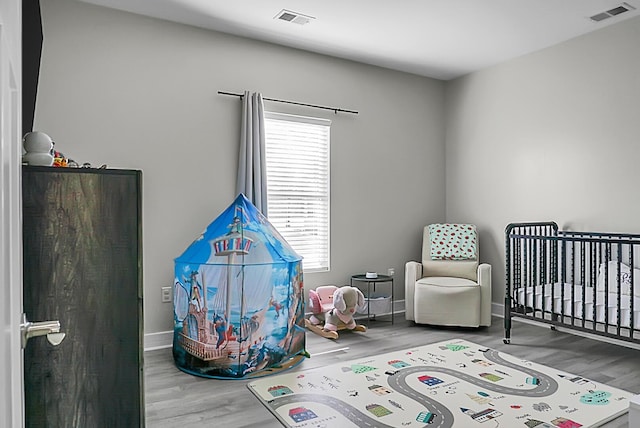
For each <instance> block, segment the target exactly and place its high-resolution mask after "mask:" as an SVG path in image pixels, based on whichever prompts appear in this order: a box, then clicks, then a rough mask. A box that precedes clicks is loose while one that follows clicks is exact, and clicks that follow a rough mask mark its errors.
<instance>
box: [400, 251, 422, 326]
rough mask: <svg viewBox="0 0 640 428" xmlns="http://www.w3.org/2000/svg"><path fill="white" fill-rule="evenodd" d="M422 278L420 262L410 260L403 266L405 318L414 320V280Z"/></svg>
mask: <svg viewBox="0 0 640 428" xmlns="http://www.w3.org/2000/svg"><path fill="white" fill-rule="evenodd" d="M420 278H422V263H418V262H415V261H410V262H407V263H406V264H405V267H404V310H405V318H406V319H407V320H412V321H415V315H414V299H415V294H416V281H417V280H419V279H420Z"/></svg>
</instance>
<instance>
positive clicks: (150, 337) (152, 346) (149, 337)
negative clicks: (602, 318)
mask: <svg viewBox="0 0 640 428" xmlns="http://www.w3.org/2000/svg"><path fill="white" fill-rule="evenodd" d="M404 303H405V302H404V300H397V301H396V302H395V303H394V304H393V309H394V314H395V315H398V314H401V313H404V311H405V308H404ZM491 314H492V315H494V316H496V317H499V318H504V304H501V303H491ZM308 315H310V314H307V316H308ZM382 315H390V314H379V316H382ZM358 318H359V319H362V317H358ZM513 321H517V322H522V323H525V324H533V325H537V326H540V327H545V326H548V325H549V324H545V323H541V322H537V321H533V320H529V319H525V318H517V317H516V318H513ZM555 328H556V330H557V331H560V332H563V333H570V334H575V335H576V336H582V337H587V338H589V339H593V340H599V341H601V342H605V343H611V344H613V345H619V346H625V347H627V348H632V349H640V344H636V343H630V342H625V341H624V340H617V339H613V338H609V337H605V336H598V335H596V334H590V333H587V332H583V331H577V330H572V329H569V328H564V327H558V326H556V327H555ZM171 346H173V330H171V331H159V332H157V333H148V334H145V335H144V350H145V352H146V351H154V350H156V349H165V348H170V347H171Z"/></svg>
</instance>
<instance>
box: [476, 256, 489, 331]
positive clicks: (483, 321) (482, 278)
mask: <svg viewBox="0 0 640 428" xmlns="http://www.w3.org/2000/svg"><path fill="white" fill-rule="evenodd" d="M478 285H479V286H480V325H484V326H490V325H491V265H490V264H487V263H482V264H480V265H479V266H478Z"/></svg>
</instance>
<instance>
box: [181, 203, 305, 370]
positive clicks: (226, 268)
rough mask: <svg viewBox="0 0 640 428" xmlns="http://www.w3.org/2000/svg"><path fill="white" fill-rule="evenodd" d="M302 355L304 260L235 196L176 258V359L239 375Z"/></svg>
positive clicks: (188, 367)
mask: <svg viewBox="0 0 640 428" xmlns="http://www.w3.org/2000/svg"><path fill="white" fill-rule="evenodd" d="M304 354H306V351H305V329H304V286H303V275H302V257H300V256H299V255H298V254H297V253H296V252H295V251H294V250H293V248H291V246H290V245H289V244H288V243H287V242H286V241H285V240H284V239H283V238H282V236H281V235H280V234H279V233H278V231H277V230H276V229H275V228H274V227H273V226H272V225H271V223H269V221H268V220H267V218H266V217H264V216H263V215H262V213H261V212H260V211H259V210H258V209H257V208H256V207H255V206H254V205H253V204H252V203H251V202H250V201H249V200H248V199H247V198H246V197H245V196H244V195H243V194H240V195H238V197H237V198H236V199H235V201H234V202H233V203H232V204H231V205H230V206H229V207H228V208H227V209H226V210H225V211H223V212H222V214H220V215H219V216H218V217H217V218H216V219H215V220H214V221H213V222H212V223H211V224H209V226H207V227H206V229H205V230H204V231H203V232H202V234H201V235H200V236H199V237H198V238H196V239H195V240H194V241H193V243H192V244H191V245H190V246H189V247H188V248H187V249H186V250H185V251H184V252H183V253H182V254H181V255H180V256H179V257H177V258H176V259H175V278H174V340H173V355H174V360H175V362H176V365H177V366H178V368H179V369H180V370H183V371H185V372H187V373H191V374H194V375H198V376H204V377H213V378H242V377H245V376H248V375H250V376H252V377H253V376H256V375H258V374H259V373H260V372H261V371H268V370H267V369H270V368H272V367H274V366H283V365H284V366H286V365H287V363H286V362H287V361H290V360H292V359H293V357H295V356H299V355H304ZM266 374H269V373H266Z"/></svg>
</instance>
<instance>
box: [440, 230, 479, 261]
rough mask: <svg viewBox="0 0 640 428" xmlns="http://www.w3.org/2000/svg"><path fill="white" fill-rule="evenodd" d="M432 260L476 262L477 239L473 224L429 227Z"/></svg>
mask: <svg viewBox="0 0 640 428" xmlns="http://www.w3.org/2000/svg"><path fill="white" fill-rule="evenodd" d="M429 238H430V239H429V240H430V243H431V259H432V260H475V259H476V248H477V237H476V227H475V226H474V225H472V224H449V223H446V224H431V225H429Z"/></svg>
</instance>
